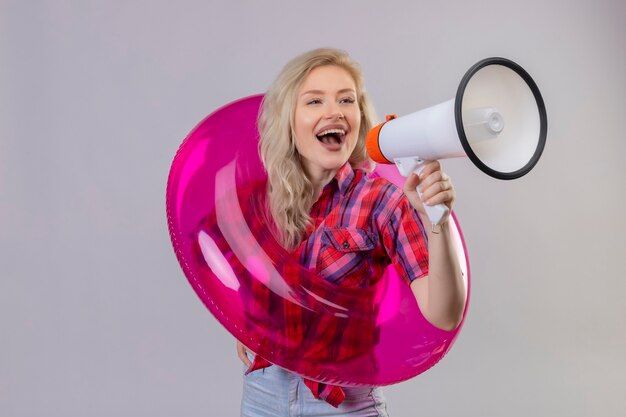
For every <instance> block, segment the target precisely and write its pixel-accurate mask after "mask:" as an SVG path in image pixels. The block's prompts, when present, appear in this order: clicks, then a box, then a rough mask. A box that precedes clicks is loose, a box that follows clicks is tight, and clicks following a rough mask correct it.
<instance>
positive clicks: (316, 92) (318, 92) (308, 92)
mask: <svg viewBox="0 0 626 417" xmlns="http://www.w3.org/2000/svg"><path fill="white" fill-rule="evenodd" d="M325 93H326V92H325V91H322V90H309V91H305V92H304V93H302V94H301V95H303V96H305V95H307V94H325ZM337 93H339V94H343V93H355V94H356V91H355V90H354V88H342V89H341V90H339V91H337Z"/></svg>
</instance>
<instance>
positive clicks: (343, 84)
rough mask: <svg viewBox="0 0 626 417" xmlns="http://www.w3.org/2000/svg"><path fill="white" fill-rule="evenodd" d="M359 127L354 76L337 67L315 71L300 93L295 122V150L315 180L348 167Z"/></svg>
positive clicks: (358, 110)
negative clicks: (345, 165) (344, 165)
mask: <svg viewBox="0 0 626 417" xmlns="http://www.w3.org/2000/svg"><path fill="white" fill-rule="evenodd" d="M360 125H361V111H360V109H359V104H358V101H357V92H356V85H355V82H354V80H353V79H352V76H351V75H350V74H349V73H348V72H347V71H346V70H345V69H343V68H341V67H338V66H335V65H326V66H322V67H317V68H315V69H313V70H312V71H311V72H310V73H309V75H308V76H307V77H306V78H305V79H304V81H303V82H302V85H301V86H300V89H299V90H298V96H297V101H296V111H295V120H294V131H295V134H296V137H295V145H296V149H297V150H298V152H299V153H300V155H301V157H302V161H303V163H304V168H305V170H306V171H307V174H309V177H310V178H311V179H312V180H314V179H319V178H322V177H324V176H327V175H328V174H329V171H337V169H339V168H340V167H341V166H342V165H343V164H345V163H346V161H347V160H348V158H350V155H351V154H352V151H353V150H354V147H355V146H356V142H357V140H358V137H359V126H360ZM333 174H334V173H333Z"/></svg>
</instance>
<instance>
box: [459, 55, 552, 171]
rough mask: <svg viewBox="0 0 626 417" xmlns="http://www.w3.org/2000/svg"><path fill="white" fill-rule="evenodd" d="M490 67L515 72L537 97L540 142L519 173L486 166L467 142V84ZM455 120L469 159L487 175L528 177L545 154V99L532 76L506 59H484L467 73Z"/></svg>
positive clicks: (460, 91)
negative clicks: (465, 108) (465, 101)
mask: <svg viewBox="0 0 626 417" xmlns="http://www.w3.org/2000/svg"><path fill="white" fill-rule="evenodd" d="M488 65H502V66H505V67H507V68H510V69H512V70H513V71H515V72H516V73H517V74H518V75H519V76H520V77H522V79H523V80H524V81H525V82H526V84H528V87H529V88H530V89H531V91H532V93H533V95H534V96H535V100H536V101H537V108H538V110H539V120H540V130H539V142H538V143H537V148H536V149H535V153H534V154H533V156H532V158H530V160H529V161H528V163H527V164H526V165H524V166H523V167H522V168H520V169H518V170H517V171H513V172H500V171H496V170H494V169H492V168H489V167H488V166H487V165H485V164H484V163H483V162H482V161H481V160H480V158H479V157H478V156H477V155H476V154H475V153H474V151H473V149H472V147H471V146H470V144H469V141H468V140H467V136H466V135H465V129H464V128H463V115H462V113H461V107H462V103H463V95H464V94H465V88H466V87H467V84H468V83H469V81H470V79H471V78H472V77H473V76H474V74H476V73H477V72H478V71H479V70H481V69H482V68H484V67H486V66H488ZM454 118H455V120H456V130H457V132H458V134H459V138H460V140H461V144H462V145H463V149H464V150H465V153H466V154H467V156H468V157H469V159H470V160H471V161H472V162H473V163H474V165H476V166H477V167H478V168H479V169H480V170H481V171H483V172H484V173H485V174H487V175H490V176H492V177H494V178H498V179H501V180H513V179H516V178H519V177H521V176H523V175H526V174H527V173H528V172H529V171H530V170H531V169H533V167H534V166H535V165H536V164H537V161H539V157H541V153H542V152H543V148H544V146H545V144H546V135H547V132H548V118H547V116H546V106H545V105H544V103H543V98H542V97H541V93H540V92H539V88H538V87H537V84H535V81H533V79H532V78H531V76H530V75H529V74H528V73H527V72H526V71H525V70H524V69H523V68H522V67H521V66H519V65H518V64H516V63H515V62H513V61H511V60H509V59H506V58H499V57H494V58H486V59H483V60H482V61H479V62H478V63H476V64H475V65H474V66H473V67H471V68H470V69H469V70H468V71H467V72H466V73H465V75H464V76H463V79H462V80H461V83H460V84H459V88H458V90H457V92H456V100H455V103H454Z"/></svg>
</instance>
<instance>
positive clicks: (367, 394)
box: [241, 355, 388, 417]
mask: <svg viewBox="0 0 626 417" xmlns="http://www.w3.org/2000/svg"><path fill="white" fill-rule="evenodd" d="M249 356H250V355H249ZM250 359H251V360H252V359H253V357H251V358H250ZM343 390H344V392H345V394H346V398H345V400H344V401H343V402H342V403H341V404H340V405H339V407H338V408H335V407H333V406H332V405H330V404H328V403H327V402H326V401H324V400H320V399H316V398H315V397H313V393H312V392H311V390H310V389H309V388H308V387H307V386H306V385H304V382H303V381H302V377H300V376H298V375H296V374H293V373H291V372H289V371H286V370H285V369H282V368H280V367H278V366H276V365H272V366H270V367H269V368H265V369H258V370H256V371H254V372H251V373H250V374H248V375H244V377H243V396H242V398H241V416H242V417H281V416H290V417H295V416H298V417H304V416H353V417H366V416H367V417H370V416H371V417H388V414H387V405H386V400H385V396H384V395H383V392H382V389H381V388H380V387H377V388H362V387H358V388H353V387H343Z"/></svg>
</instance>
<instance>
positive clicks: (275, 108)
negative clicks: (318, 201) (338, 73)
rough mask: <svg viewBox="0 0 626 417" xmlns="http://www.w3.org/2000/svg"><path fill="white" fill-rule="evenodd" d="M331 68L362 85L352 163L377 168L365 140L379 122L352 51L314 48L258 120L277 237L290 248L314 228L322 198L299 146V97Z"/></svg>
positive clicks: (296, 62) (277, 87)
mask: <svg viewBox="0 0 626 417" xmlns="http://www.w3.org/2000/svg"><path fill="white" fill-rule="evenodd" d="M325 65H335V66H338V67H340V68H343V69H344V70H346V71H347V72H348V73H349V74H350V75H351V76H352V78H353V80H354V83H355V85H356V90H357V102H358V105H359V109H360V111H361V125H360V126H359V137H358V140H357V144H356V146H355V148H354V151H353V152H352V155H350V158H349V159H348V161H349V162H350V165H352V167H353V168H355V169H357V168H360V169H365V170H371V169H373V166H374V163H373V161H372V160H371V159H370V158H369V156H368V154H367V151H366V149H365V136H366V135H367V132H369V131H370V129H371V128H372V127H373V125H374V123H375V120H376V117H375V114H374V109H373V106H372V104H371V102H370V100H369V98H368V96H367V93H366V92H365V86H364V81H363V75H362V74H361V70H360V69H359V66H358V64H357V63H356V62H354V61H353V60H352V59H351V58H350V57H349V56H348V54H347V53H346V52H344V51H341V50H338V49H331V48H321V49H314V50H312V51H309V52H306V53H304V54H302V55H299V56H297V57H296V58H294V59H292V60H291V61H290V62H288V63H287V65H285V67H284V68H283V69H282V71H281V72H280V74H278V77H276V79H275V80H274V82H273V83H272V85H271V86H270V88H269V89H268V91H267V92H266V94H265V98H264V99H263V103H262V105H261V111H260V113H259V120H258V125H259V133H260V142H259V151H260V154H261V160H262V161H263V164H264V166H265V169H266V171H267V176H268V196H269V198H268V205H269V207H268V211H269V213H270V214H271V216H272V218H273V221H274V225H275V228H276V229H275V230H274V233H275V235H276V237H277V239H278V240H279V242H280V243H281V244H282V245H283V246H284V247H285V248H287V249H293V248H295V247H297V245H298V244H299V243H300V242H301V240H302V235H303V233H304V231H305V230H306V228H307V227H308V226H309V224H310V223H311V217H310V216H309V210H310V209H311V206H312V205H313V202H314V201H313V200H314V198H315V197H316V196H314V195H313V193H314V190H313V185H312V183H311V181H310V180H309V179H308V178H307V176H306V174H305V171H304V169H303V165H302V161H301V158H300V154H299V153H298V151H297V150H296V146H295V142H294V138H295V133H294V115H295V108H296V95H297V93H298V89H299V88H300V86H301V84H302V82H303V81H304V79H305V78H306V77H307V76H308V75H309V73H310V72H311V71H312V70H313V69H314V68H317V67H321V66H325Z"/></svg>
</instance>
